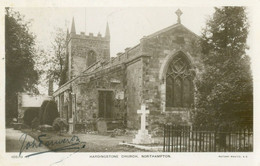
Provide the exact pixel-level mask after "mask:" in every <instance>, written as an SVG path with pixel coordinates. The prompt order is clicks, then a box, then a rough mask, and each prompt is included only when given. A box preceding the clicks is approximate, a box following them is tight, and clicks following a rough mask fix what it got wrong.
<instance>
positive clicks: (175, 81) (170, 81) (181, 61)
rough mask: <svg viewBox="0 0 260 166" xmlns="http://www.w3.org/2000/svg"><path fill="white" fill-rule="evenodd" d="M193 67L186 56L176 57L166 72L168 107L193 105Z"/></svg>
mask: <svg viewBox="0 0 260 166" xmlns="http://www.w3.org/2000/svg"><path fill="white" fill-rule="evenodd" d="M190 69H191V67H190V64H189V62H188V61H187V59H186V58H185V55H183V54H182V53H180V54H178V55H176V56H175V57H174V58H173V59H172V61H171V62H170V64H169V66H168V69H167V72H166V107H186V108H189V107H191V105H192V104H193V83H192V79H193V77H192V74H191V71H190Z"/></svg>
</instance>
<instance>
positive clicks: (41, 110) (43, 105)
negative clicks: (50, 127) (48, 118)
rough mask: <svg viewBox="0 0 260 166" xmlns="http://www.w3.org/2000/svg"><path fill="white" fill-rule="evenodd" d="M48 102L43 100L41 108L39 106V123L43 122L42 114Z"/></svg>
mask: <svg viewBox="0 0 260 166" xmlns="http://www.w3.org/2000/svg"><path fill="white" fill-rule="evenodd" d="M48 103H49V100H44V101H43V102H42V105H41V108H40V111H39V121H40V124H43V114H44V111H45V108H46V106H47V104H48Z"/></svg>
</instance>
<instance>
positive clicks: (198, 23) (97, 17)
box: [15, 7, 214, 56]
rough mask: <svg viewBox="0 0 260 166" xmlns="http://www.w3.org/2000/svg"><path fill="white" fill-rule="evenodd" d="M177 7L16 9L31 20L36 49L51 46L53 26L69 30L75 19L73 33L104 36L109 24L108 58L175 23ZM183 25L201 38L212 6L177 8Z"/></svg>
mask: <svg viewBox="0 0 260 166" xmlns="http://www.w3.org/2000/svg"><path fill="white" fill-rule="evenodd" d="M177 9H178V8H174V7H169V8H162V7H158V8H155V7H150V8H141V7H140V8H15V10H17V11H19V12H20V13H21V14H23V15H25V19H26V20H30V19H32V20H33V21H32V27H31V31H32V32H33V33H34V34H35V35H36V36H37V43H38V44H39V46H41V47H44V48H48V47H50V43H51V40H52V39H53V35H52V32H54V28H55V27H61V28H64V29H66V28H69V30H70V27H71V21H72V17H74V18H75V25H76V31H77V33H78V34H79V33H80V32H85V31H86V34H89V33H90V32H91V33H94V35H97V33H98V32H100V33H101V34H102V36H104V34H105V27H106V23H107V22H108V24H109V27H110V34H111V56H115V55H116V54H117V53H118V52H123V51H124V49H125V48H126V47H133V46H135V45H136V44H138V43H139V40H140V39H141V38H142V37H143V36H146V35H149V34H151V33H153V32H156V31H158V30H160V29H163V28H165V27H168V26H170V25H172V24H175V23H176V22H177V16H176V14H175V11H176V10H177ZM180 9H181V10H182V12H183V15H182V16H181V20H182V24H183V25H184V26H186V27H187V28H189V29H190V30H192V31H193V32H195V33H196V34H198V35H200V32H201V28H202V27H203V26H204V25H205V20H206V18H207V17H208V16H209V15H211V14H212V13H213V12H214V9H213V8H212V7H205V8H187V7H186V8H180Z"/></svg>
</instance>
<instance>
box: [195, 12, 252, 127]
mask: <svg viewBox="0 0 260 166" xmlns="http://www.w3.org/2000/svg"><path fill="white" fill-rule="evenodd" d="M248 27H249V25H248V22H247V16H246V13H245V8H244V7H220V8H215V13H214V15H213V18H211V19H209V20H208V21H207V23H206V28H205V29H204V30H203V33H202V41H201V46H202V52H203V55H202V62H203V64H204V71H202V73H201V75H200V77H199V78H198V79H197V80H196V87H197V93H196V108H197V110H196V112H195V119H194V124H195V125H197V126H203V125H207V126H209V125H210V126H214V127H227V126H238V127H239V126H240V127H243V126H245V125H246V126H252V117H253V83H252V74H251V69H250V58H249V56H248V55H246V49H247V44H246V40H247V35H248Z"/></svg>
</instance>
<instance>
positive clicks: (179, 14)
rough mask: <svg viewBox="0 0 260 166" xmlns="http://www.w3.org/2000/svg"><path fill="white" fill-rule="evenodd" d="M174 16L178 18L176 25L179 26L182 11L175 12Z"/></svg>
mask: <svg viewBox="0 0 260 166" xmlns="http://www.w3.org/2000/svg"><path fill="white" fill-rule="evenodd" d="M175 14H176V15H177V16H178V20H177V23H178V24H181V15H182V11H181V10H180V9H178V10H176V12H175Z"/></svg>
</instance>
